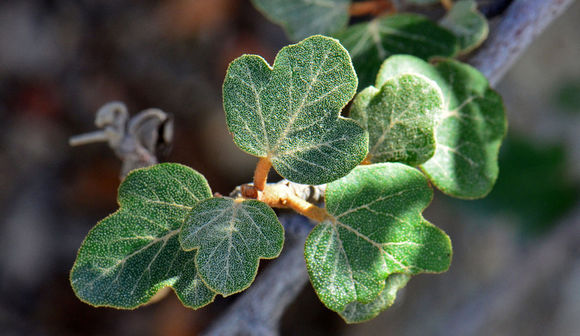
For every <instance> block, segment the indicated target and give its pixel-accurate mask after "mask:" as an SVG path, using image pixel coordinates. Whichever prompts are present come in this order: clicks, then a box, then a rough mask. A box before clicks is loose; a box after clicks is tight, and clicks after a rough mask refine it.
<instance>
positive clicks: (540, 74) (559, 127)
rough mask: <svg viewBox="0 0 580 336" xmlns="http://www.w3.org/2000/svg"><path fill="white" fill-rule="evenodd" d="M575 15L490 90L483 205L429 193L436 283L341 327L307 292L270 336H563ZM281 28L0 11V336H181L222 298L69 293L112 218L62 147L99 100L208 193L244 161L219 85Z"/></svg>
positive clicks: (579, 113) (574, 239)
mask: <svg viewBox="0 0 580 336" xmlns="http://www.w3.org/2000/svg"><path fill="white" fill-rule="evenodd" d="M579 22H580V3H578V2H576V3H575V4H574V5H572V7H571V8H570V9H569V10H568V11H567V12H566V13H565V14H564V15H563V16H562V17H561V18H560V19H558V20H557V21H556V22H555V23H554V24H553V25H552V26H550V27H549V28H548V30H547V31H546V32H544V33H543V34H542V35H541V36H540V38H538V39H537V40H536V41H535V42H534V43H533V45H532V46H531V48H530V49H529V50H528V51H527V52H526V53H525V54H524V56H523V57H522V58H521V59H520V60H519V62H518V63H517V64H516V65H515V66H514V67H513V68H512V69H511V70H510V72H509V73H508V75H507V76H506V77H505V78H504V80H503V81H502V82H501V83H500V84H499V85H498V86H497V90H498V91H499V92H500V93H501V94H502V96H503V97H504V101H505V105H506V110H507V113H508V119H509V123H510V127H509V132H508V136H507V139H506V141H505V143H504V145H503V146H502V152H501V158H500V170H501V172H500V176H499V180H498V182H497V185H496V187H495V189H494V191H493V192H492V193H491V194H490V195H489V196H488V197H487V198H485V199H483V200H478V201H457V200H452V199H450V198H449V197H446V196H444V195H442V194H440V193H436V195H435V201H434V202H433V204H432V205H431V206H430V207H429V208H428V209H427V212H426V217H427V218H428V219H429V220H430V221H432V222H433V223H435V224H436V225H438V226H439V227H441V228H443V229H444V230H445V231H446V232H447V233H448V234H449V235H450V237H451V239H452V241H453V244H454V260H453V263H452V266H451V269H450V271H449V272H447V273H445V274H441V275H421V276H417V277H415V278H413V280H412V281H411V282H410V283H409V285H408V286H407V288H406V289H405V290H404V291H403V292H402V293H400V295H399V297H398V299H397V303H396V304H395V306H394V307H392V308H391V309H389V310H388V311H386V312H384V313H383V314H381V315H380V316H379V317H378V318H376V319H375V320H373V321H372V322H369V323H366V324H362V325H354V326H348V325H346V324H345V323H344V322H343V321H342V320H341V319H340V318H339V317H338V315H336V314H335V313H333V312H331V311H329V310H327V309H326V308H325V307H324V306H323V305H322V303H320V301H318V299H317V297H316V295H315V294H314V291H313V290H312V288H311V286H310V285H307V286H306V287H305V288H304V290H303V291H302V293H301V295H300V296H299V297H298V299H297V300H296V302H294V303H293V304H292V306H290V307H289V309H288V311H287V313H286V314H285V316H284V318H283V321H282V334H283V335H328V334H332V335H376V334H381V335H449V334H455V335H548V334H549V335H578V330H580V234H578V232H579V230H578V229H577V227H578V226H580V207H579V205H580V203H579V200H580V199H579V195H580V194H579V192H580V66H579V65H578V60H579V59H580V34H579V31H580V25H579ZM288 43H289V42H288V40H287V38H286V36H285V35H284V33H283V31H282V30H281V28H279V27H278V26H276V25H274V24H272V23H270V22H269V21H267V19H265V18H264V17H263V16H262V15H261V14H260V13H258V12H257V11H256V10H255V9H254V8H253V7H252V6H251V4H250V3H249V1H243V0H164V1H153V0H148V1H130V0H117V1H96V0H18V1H17V0H5V1H1V2H0V211H1V212H0V213H1V214H2V216H0V334H1V335H125V336H127V335H178V336H179V335H196V334H198V333H199V332H200V331H201V330H203V329H204V328H206V327H207V326H208V324H209V323H211V321H212V320H213V319H214V318H215V317H217V316H219V315H220V313H222V312H223V310H224V309H225V308H227V306H228V304H230V303H231V302H233V301H234V300H235V299H236V296H233V297H229V298H227V299H223V298H218V299H216V301H215V302H214V303H213V304H211V305H209V306H207V307H205V308H202V309H200V310H197V311H193V310H190V309H187V308H184V307H182V306H181V304H180V303H179V302H178V300H177V299H176V298H175V297H174V295H173V294H171V295H169V296H168V297H166V298H165V299H164V300H162V301H161V302H158V303H155V304H152V305H149V306H146V307H143V308H140V309H137V310H135V311H119V310H114V309H109V308H93V307H90V306H88V305H85V304H83V303H81V302H80V301H79V300H78V299H77V298H76V297H75V296H74V294H73V292H72V289H71V287H70V285H69V282H68V272H69V270H70V268H71V266H72V263H73V262H74V259H75V255H76V251H77V249H78V248H79V246H80V244H81V242H82V239H83V238H84V236H85V235H86V233H87V232H88V231H89V229H90V228H91V227H92V226H93V225H94V224H95V223H96V222H97V221H98V220H100V219H102V218H103V217H105V216H106V215H107V214H109V213H111V212H113V211H114V210H116V208H117V205H116V192H117V187H118V185H119V170H120V167H121V163H120V162H119V160H118V159H117V158H116V157H115V155H114V154H113V153H112V151H111V150H110V149H109V148H108V146H107V145H106V144H95V145H87V146H83V147H75V148H71V147H68V144H67V139H68V138H69V137H70V136H72V135H75V134H79V133H84V132H89V131H92V130H94V129H95V126H94V116H95V112H96V111H97V109H98V108H99V107H100V106H102V105H103V104H105V103H107V102H109V101H111V100H120V101H123V102H125V103H126V104H127V106H128V107H129V110H130V113H131V114H135V113H137V112H138V111H140V110H142V109H145V108H149V107H157V108H160V109H162V110H164V111H166V112H169V113H171V114H173V115H174V117H175V119H176V127H175V139H174V146H173V150H172V151H171V153H170V154H169V156H168V157H166V158H163V160H164V161H172V162H180V163H183V164H186V165H189V166H191V167H193V168H194V169H196V170H198V171H200V172H201V173H203V174H204V175H205V176H206V177H207V179H208V180H209V183H210V185H211V186H212V189H213V190H214V191H217V192H221V193H224V194H227V193H229V192H230V191H231V190H232V189H233V188H234V187H235V186H236V185H239V184H241V183H244V182H247V181H249V180H250V178H251V176H252V171H253V168H254V165H255V163H256V159H255V158H253V157H251V156H249V155H246V154H244V153H243V152H241V151H239V150H238V149H237V148H236V147H235V146H234V144H233V142H232V141H231V136H230V135H229V134H228V132H227V129H226V125H225V117H224V113H223V110H222V105H221V104H222V103H221V84H222V81H223V78H224V75H225V71H226V68H227V65H228V63H229V62H230V61H231V60H233V59H234V58H235V57H237V56H240V55H241V54H243V53H256V54H260V55H262V56H263V57H265V58H266V59H267V60H268V61H269V62H272V61H273V58H274V56H275V55H276V53H277V52H278V50H279V49H280V48H281V47H282V46H284V45H286V44H288Z"/></svg>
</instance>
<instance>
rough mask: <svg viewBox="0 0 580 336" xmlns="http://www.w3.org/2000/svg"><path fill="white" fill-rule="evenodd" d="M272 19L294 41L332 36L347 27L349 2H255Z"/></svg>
mask: <svg viewBox="0 0 580 336" xmlns="http://www.w3.org/2000/svg"><path fill="white" fill-rule="evenodd" d="M252 3H253V4H254V6H255V7H256V8H257V9H259V10H260V11H261V12H262V13H263V14H264V15H265V16H266V17H268V18H269V19H270V20H272V21H274V22H276V23H278V24H280V25H281V26H282V27H284V30H285V31H286V33H287V34H288V36H289V37H290V39H291V40H293V41H298V40H301V39H303V38H305V37H308V36H310V35H315V34H323V35H330V34H333V33H336V32H337V31H339V30H341V29H343V28H344V27H346V25H347V23H348V18H349V14H348V8H349V6H350V0H314V1H313V0H292V1H288V0H252Z"/></svg>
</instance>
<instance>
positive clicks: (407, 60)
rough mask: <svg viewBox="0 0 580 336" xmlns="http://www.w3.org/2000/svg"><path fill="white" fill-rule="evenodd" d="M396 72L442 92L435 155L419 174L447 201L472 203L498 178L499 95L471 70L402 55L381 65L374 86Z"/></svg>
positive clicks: (501, 110)
mask: <svg viewBox="0 0 580 336" xmlns="http://www.w3.org/2000/svg"><path fill="white" fill-rule="evenodd" d="M401 73H418V74H422V75H424V76H426V77H428V78H431V79H432V80H434V81H435V82H436V83H437V85H439V87H440V88H441V90H442V92H443V100H444V108H443V109H442V111H441V113H440V115H439V116H438V118H437V119H438V126H437V128H436V132H435V133H436V141H437V144H436V150H435V154H434V155H433V157H432V158H431V159H429V160H428V161H427V162H425V163H424V164H423V165H422V166H421V169H422V170H423V171H424V172H425V174H426V175H427V176H428V177H429V179H430V180H431V181H432V182H433V184H434V185H435V186H436V187H437V188H438V189H439V190H441V191H442V192H444V193H446V194H448V195H450V196H454V197H458V198H466V199H473V198H481V197H484V196H485V195H487V194H488V193H489V192H490V191H491V189H492V188H493V185H494V184H495V181H496V179H497V176H498V173H499V169H498V164H497V160H498V159H497V158H498V153H499V147H500V145H501V142H502V140H503V138H504V136H505V133H506V129H507V121H506V117H505V112H504V107H503V103H502V100H501V97H500V96H499V94H497V93H496V92H495V91H494V90H492V89H491V88H490V87H489V83H488V81H487V79H486V78H485V77H484V76H483V75H482V74H481V73H480V72H479V71H477V69H475V68H473V67H471V66H469V65H467V64H463V63H461V62H458V61H453V60H445V61H441V62H439V63H438V64H437V65H435V66H432V65H430V64H428V63H426V62H424V61H422V60H421V59H418V58H416V57H412V56H402V55H401V56H393V57H391V58H389V59H388V60H387V61H386V62H385V63H384V65H383V66H382V67H381V70H380V72H379V74H378V76H377V83H381V82H383V81H387V80H388V79H389V78H391V77H393V76H397V75H399V74H401Z"/></svg>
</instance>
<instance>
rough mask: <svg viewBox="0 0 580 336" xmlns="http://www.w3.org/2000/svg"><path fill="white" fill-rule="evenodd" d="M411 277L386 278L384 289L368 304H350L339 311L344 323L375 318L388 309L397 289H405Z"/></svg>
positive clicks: (395, 296)
mask: <svg viewBox="0 0 580 336" xmlns="http://www.w3.org/2000/svg"><path fill="white" fill-rule="evenodd" d="M410 279H411V277H410V276H409V275H407V274H393V275H391V276H389V277H388V278H387V281H386V282H385V289H383V291H382V292H381V294H379V296H378V297H377V298H376V299H374V300H373V301H372V302H370V303H360V302H357V301H355V302H351V303H349V304H348V305H346V307H345V308H344V310H343V311H341V312H340V313H339V314H340V316H341V317H342V318H343V319H344V320H345V321H346V323H361V322H366V321H368V320H371V319H373V318H375V317H377V316H378V315H379V314H380V313H381V312H383V311H384V310H386V309H387V308H389V307H390V306H391V305H392V304H393V303H394V302H395V299H396V298H397V292H398V291H399V289H401V288H403V287H405V285H407V282H408V281H409V280H410Z"/></svg>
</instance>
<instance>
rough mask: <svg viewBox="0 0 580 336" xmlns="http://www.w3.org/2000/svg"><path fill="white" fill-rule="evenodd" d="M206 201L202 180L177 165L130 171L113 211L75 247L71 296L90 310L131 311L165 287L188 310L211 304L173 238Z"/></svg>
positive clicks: (190, 255) (207, 191)
mask: <svg viewBox="0 0 580 336" xmlns="http://www.w3.org/2000/svg"><path fill="white" fill-rule="evenodd" d="M208 197H211V191H210V189H209V186H208V184H207V181H206V180H205V178H204V177H203V176H202V175H201V174H199V173H198V172H196V171H194V170H193V169H191V168H188V167H185V166H182V165H179V164H172V163H164V164H159V165H156V166H153V167H149V168H144V169H138V170H135V171H133V172H131V173H130V174H129V176H127V178H126V179H125V180H124V181H123V183H121V186H120V187H119V196H118V199H119V206H120V208H119V210H118V211H116V212H115V213H113V214H112V215H110V216H109V217H107V218H105V219H103V220H102V221H100V222H99V223H98V224H97V225H96V226H95V227H94V228H93V229H92V230H91V231H90V232H89V234H88V235H87V237H86V239H85V241H84V242H83V244H82V245H81V248H80V250H79V252H78V255H77V259H76V261H75V263H74V266H73V269H72V271H71V275H70V279H71V284H72V287H73V290H74V291H75V293H76V295H77V296H78V297H79V298H80V299H81V300H82V301H84V302H86V303H88V304H91V305H94V306H108V307H115V308H135V307H137V306H139V305H142V304H144V303H146V302H147V301H149V299H150V298H151V297H152V296H153V295H154V294H155V293H156V292H157V291H159V290H160V289H161V288H163V287H167V286H170V287H172V288H173V290H174V291H175V292H176V294H177V296H178V297H179V299H180V300H181V302H182V303H183V304H184V305H186V306H188V307H191V308H199V307H202V306H204V305H206V304H208V303H210V302H211V301H213V298H214V297H215V293H214V292H212V291H211V290H210V289H209V288H207V287H206V286H205V285H204V283H203V282H202V281H201V279H200V278H199V276H198V274H197V272H196V269H195V266H194V257H195V252H185V251H183V250H182V249H181V246H180V245H179V241H178V239H177V238H178V233H179V231H180V228H181V225H182V223H183V220H184V219H185V216H186V215H187V214H188V213H189V211H190V210H191V208H192V207H193V206H195V205H196V204H197V203H198V202H199V201H201V200H204V199H206V198H208Z"/></svg>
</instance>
